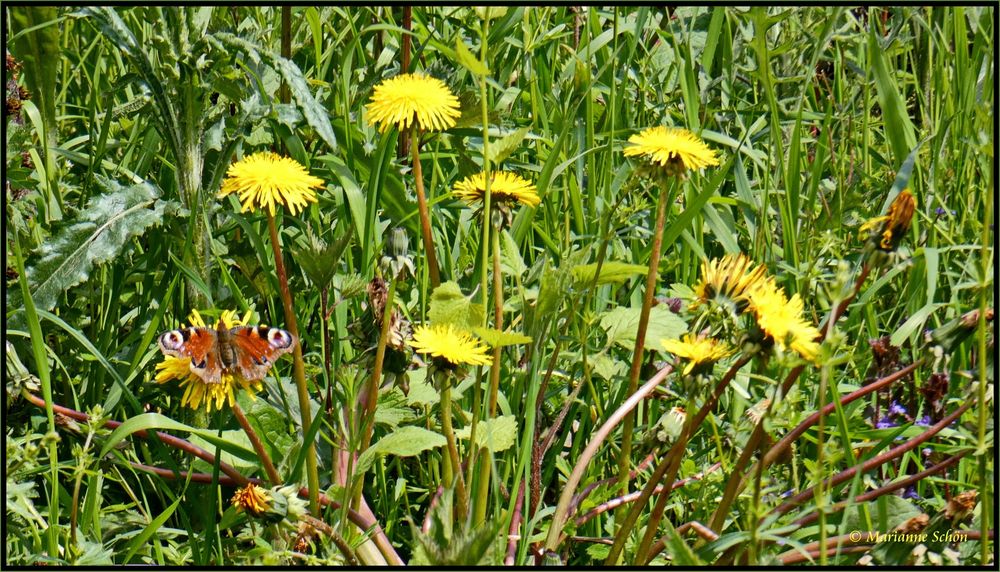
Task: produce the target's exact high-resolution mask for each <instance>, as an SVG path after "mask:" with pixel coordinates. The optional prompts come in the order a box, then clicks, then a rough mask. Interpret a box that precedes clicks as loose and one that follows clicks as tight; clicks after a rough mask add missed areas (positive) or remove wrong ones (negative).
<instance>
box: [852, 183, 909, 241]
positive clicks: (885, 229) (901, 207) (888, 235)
mask: <svg viewBox="0 0 1000 572" xmlns="http://www.w3.org/2000/svg"><path fill="white" fill-rule="evenodd" d="M916 206H917V201H916V199H914V198H913V194H912V193H910V190H909V189H903V190H902V191H900V192H899V194H898V195H896V198H895V199H894V200H893V201H892V204H891V205H890V206H889V212H888V213H887V214H885V215H883V216H879V217H875V218H873V219H871V220H869V221H867V222H865V223H864V224H863V225H861V229H860V231H861V232H866V231H870V230H871V229H873V228H876V227H878V229H879V230H878V232H875V233H872V234H871V235H870V237H869V244H872V245H873V246H874V248H877V249H879V250H881V251H883V252H894V251H895V250H896V248H898V247H899V243H900V242H902V241H903V237H904V236H906V232H907V231H908V230H910V222H911V221H912V220H913V212H914V211H915V210H916Z"/></svg>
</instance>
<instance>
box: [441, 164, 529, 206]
mask: <svg viewBox="0 0 1000 572" xmlns="http://www.w3.org/2000/svg"><path fill="white" fill-rule="evenodd" d="M490 175H491V178H490V201H491V202H495V203H501V204H513V203H521V204H524V205H528V206H530V207H537V206H538V204H539V203H541V202H542V199H540V198H539V197H538V189H536V188H535V185H533V184H532V183H531V181H529V180H527V179H525V178H524V177H521V176H520V175H517V174H515V173H511V172H508V171H495V172H493V173H490ZM452 194H453V195H455V196H456V197H458V198H460V199H462V200H463V201H465V202H467V203H476V202H480V203H481V202H483V201H484V200H486V174H485V173H477V174H475V175H472V176H470V177H466V178H465V179H463V180H461V181H459V182H458V183H456V184H455V190H454V191H452Z"/></svg>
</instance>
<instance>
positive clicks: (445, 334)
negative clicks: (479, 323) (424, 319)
mask: <svg viewBox="0 0 1000 572" xmlns="http://www.w3.org/2000/svg"><path fill="white" fill-rule="evenodd" d="M410 345H411V346H413V348H414V349H415V350H417V351H418V352H420V353H422V354H430V355H431V357H434V358H437V359H436V360H435V363H437V364H438V365H441V366H444V367H445V368H449V369H450V368H455V367H458V366H461V365H490V364H492V363H493V357H492V356H490V355H489V354H488V353H487V347H486V346H484V345H480V343H479V342H478V341H477V340H476V339H475V338H473V337H472V334H470V333H468V332H466V331H463V330H460V329H458V328H456V327H455V326H454V325H453V324H445V325H430V326H417V328H416V330H415V331H414V332H413V340H412V341H411V342H410Z"/></svg>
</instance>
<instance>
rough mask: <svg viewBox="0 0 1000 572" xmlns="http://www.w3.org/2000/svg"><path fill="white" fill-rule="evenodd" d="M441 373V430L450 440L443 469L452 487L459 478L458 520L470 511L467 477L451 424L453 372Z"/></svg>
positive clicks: (447, 483) (456, 498) (456, 492)
mask: <svg viewBox="0 0 1000 572" xmlns="http://www.w3.org/2000/svg"><path fill="white" fill-rule="evenodd" d="M440 375H441V376H442V377H443V378H444V379H443V380H442V387H441V430H442V431H444V437H445V439H446V440H447V441H448V458H447V459H446V461H448V462H446V463H445V464H444V471H443V473H444V474H443V476H444V484H445V486H447V487H450V486H452V483H453V481H454V480H455V479H456V478H457V479H458V482H457V483H454V485H455V501H456V502H455V511H456V520H458V521H464V520H465V515H467V514H468V513H469V509H468V506H469V504H468V501H467V500H466V499H467V497H468V495H467V493H466V491H465V479H464V478H462V462H461V460H459V458H458V445H457V444H456V442H455V430H454V428H453V427H452V426H451V373H450V372H441V374H440Z"/></svg>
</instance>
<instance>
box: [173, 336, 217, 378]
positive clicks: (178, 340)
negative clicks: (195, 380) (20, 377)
mask: <svg viewBox="0 0 1000 572" xmlns="http://www.w3.org/2000/svg"><path fill="white" fill-rule="evenodd" d="M158 343H159V346H160V351H161V352H163V354H164V355H168V356H173V357H179V358H191V373H193V374H195V375H197V376H198V377H200V378H201V379H202V381H204V382H205V383H219V381H221V379H222V364H221V363H220V361H219V342H218V335H217V334H216V333H215V330H211V329H209V328H195V327H191V328H182V329H180V330H170V331H169V332H166V333H164V334H162V335H160V338H159V340H158Z"/></svg>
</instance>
